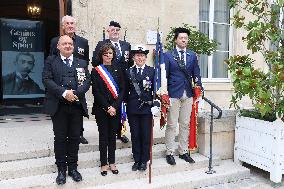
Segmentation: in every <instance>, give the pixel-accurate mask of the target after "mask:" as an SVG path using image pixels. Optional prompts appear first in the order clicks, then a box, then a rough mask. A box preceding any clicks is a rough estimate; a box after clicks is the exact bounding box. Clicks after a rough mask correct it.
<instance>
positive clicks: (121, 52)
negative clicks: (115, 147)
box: [92, 21, 132, 143]
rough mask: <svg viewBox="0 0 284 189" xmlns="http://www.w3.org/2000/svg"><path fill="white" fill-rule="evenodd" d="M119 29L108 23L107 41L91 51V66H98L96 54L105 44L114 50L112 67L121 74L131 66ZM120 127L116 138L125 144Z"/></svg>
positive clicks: (126, 140)
mask: <svg viewBox="0 0 284 189" xmlns="http://www.w3.org/2000/svg"><path fill="white" fill-rule="evenodd" d="M120 29H121V26H120V24H119V23H118V22H115V21H110V23H109V26H108V29H107V33H108V37H109V39H106V40H103V41H99V42H98V44H97V46H96V48H95V51H93V57H92V65H93V66H94V67H95V66H97V65H99V64H100V62H99V58H98V57H97V56H98V52H99V50H100V48H101V47H102V46H103V45H104V44H106V43H111V44H112V45H113V46H114V48H115V50H116V57H115V60H114V62H113V64H114V65H117V66H118V67H120V68H121V69H122V71H123V73H124V72H125V71H126V69H128V68H129V67H130V66H131V63H130V62H132V61H129V53H130V49H131V46H130V44H129V43H128V42H126V41H122V40H120ZM121 130H122V125H120V126H119V128H118V130H117V138H118V139H120V140H121V141H122V142H123V143H127V142H128V141H129V140H128V138H127V137H126V136H125V135H122V134H121Z"/></svg>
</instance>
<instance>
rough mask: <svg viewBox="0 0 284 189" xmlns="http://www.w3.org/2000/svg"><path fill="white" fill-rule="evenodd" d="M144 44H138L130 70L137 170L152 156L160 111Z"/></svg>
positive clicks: (129, 110)
mask: <svg viewBox="0 0 284 189" xmlns="http://www.w3.org/2000/svg"><path fill="white" fill-rule="evenodd" d="M148 53H149V50H146V49H145V47H144V46H143V45H136V46H135V47H134V48H133V49H132V50H131V54H132V57H133V60H134V66H132V67H131V68H129V70H127V72H126V84H127V87H126V88H127V89H128V92H127V97H126V99H127V100H126V102H127V108H126V110H127V116H128V123H129V126H130V132H131V141H132V153H133V158H134V161H135V162H134V164H133V166H132V170H133V171H137V170H140V171H145V170H146V169H147V162H148V160H149V158H150V132H151V126H152V114H153V115H155V114H157V113H159V108H158V107H159V103H158V102H155V103H154V104H153V89H154V68H153V67H150V66H147V65H146V60H147V54H148Z"/></svg>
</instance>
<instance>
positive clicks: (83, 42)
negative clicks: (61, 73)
mask: <svg viewBox="0 0 284 189" xmlns="http://www.w3.org/2000/svg"><path fill="white" fill-rule="evenodd" d="M61 22H62V23H61V24H62V30H63V32H64V34H65V35H68V36H69V37H71V38H72V40H73V45H74V52H73V55H74V57H76V58H80V59H83V60H85V61H87V63H89V44H88V40H87V39H85V38H83V37H80V36H78V35H76V34H75V31H76V20H75V18H74V17H72V16H68V15H66V16H63V17H62V21H61ZM58 39H59V37H54V38H53V39H52V40H51V42H50V53H49V54H50V55H59V50H58V49H57V43H58ZM83 131H84V128H83V125H82V129H81V134H80V142H81V143H82V144H88V141H87V140H86V139H85V137H84V136H83Z"/></svg>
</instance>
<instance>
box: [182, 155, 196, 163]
mask: <svg viewBox="0 0 284 189" xmlns="http://www.w3.org/2000/svg"><path fill="white" fill-rule="evenodd" d="M179 158H180V159H183V160H184V161H186V162H189V163H195V161H194V160H193V159H192V158H191V157H190V156H189V154H188V153H185V154H183V155H179Z"/></svg>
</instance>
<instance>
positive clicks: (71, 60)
mask: <svg viewBox="0 0 284 189" xmlns="http://www.w3.org/2000/svg"><path fill="white" fill-rule="evenodd" d="M60 57H61V60H62V61H63V62H64V63H65V64H66V61H65V59H66V58H67V57H65V56H63V55H61V54H60ZM68 59H69V65H70V67H71V66H72V63H73V54H71V56H69V57H68ZM66 93H67V90H65V91H64V92H63V94H62V96H63V97H64V98H65V96H66Z"/></svg>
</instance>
